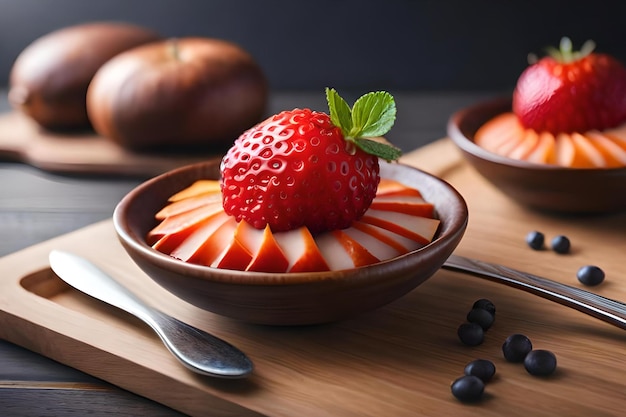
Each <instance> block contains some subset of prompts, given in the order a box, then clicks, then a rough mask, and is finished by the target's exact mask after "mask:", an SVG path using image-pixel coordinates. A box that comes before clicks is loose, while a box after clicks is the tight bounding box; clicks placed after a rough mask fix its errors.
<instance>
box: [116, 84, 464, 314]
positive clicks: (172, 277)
mask: <svg viewBox="0 0 626 417" xmlns="http://www.w3.org/2000/svg"><path fill="white" fill-rule="evenodd" d="M327 99H328V102H329V107H330V110H331V111H330V115H328V114H326V113H322V112H314V111H310V110H308V109H294V110H291V111H286V112H282V113H280V114H278V115H275V116H272V117H270V118H269V119H267V120H266V121H264V122H261V123H260V124H259V125H257V126H255V127H253V128H252V129H250V130H248V131H247V132H245V133H243V134H242V135H241V137H240V138H239V139H237V141H236V142H235V143H234V144H233V147H232V148H231V150H230V151H229V152H228V153H227V154H226V155H225V156H224V158H223V159H221V160H213V161H207V162H206V163H201V164H197V165H192V166H187V167H183V168H179V169H177V170H174V171H171V172H168V173H165V174H163V175H161V176H158V177H156V178H153V179H151V180H149V181H147V182H145V183H144V184H142V185H140V186H139V187H137V188H136V189H134V190H133V191H131V192H130V193H129V194H128V195H127V196H126V197H124V199H122V201H121V202H120V203H119V204H118V206H117V207H116V210H115V213H114V216H113V218H114V225H115V228H116V231H117V234H118V237H119V239H120V241H121V243H122V245H123V246H124V248H125V249H126V250H127V252H128V253H129V255H130V256H131V257H132V259H133V260H134V261H135V262H136V263H137V264H138V265H139V266H140V267H141V268H142V269H143V270H144V271H145V272H146V273H147V274H148V275H149V276H150V277H151V278H152V279H154V280H155V281H156V282H157V283H159V284H160V285H162V286H163V287H164V288H166V289H167V290H169V291H171V292H172V293H174V294H175V295H177V296H178V297H180V298H181V299H183V300H185V301H187V302H190V303H192V304H194V305H196V306H198V307H200V308H203V309H206V310H209V311H212V312H215V313H217V314H220V315H224V316H228V317H231V318H235V319H239V320H243V321H248V322H253V323H261V324H271V325H302V324H315V323H324V322H330V321H336V320H341V319H345V318H348V317H352V316H355V315H357V314H360V313H364V312H366V311H371V310H374V309H376V308H379V307H382V306H384V305H385V304H388V303H390V302H392V301H394V300H395V299H397V298H399V297H401V296H402V295H404V294H406V293H407V292H409V291H411V290H412V289H414V288H415V287H417V286H418V285H419V284H421V283H422V282H424V281H425V280H427V279H428V278H430V277H431V276H432V275H433V274H434V273H435V272H436V271H437V270H438V269H439V268H440V267H441V266H442V265H443V263H444V262H445V260H446V259H447V258H448V256H449V255H450V254H451V253H452V252H453V251H454V249H455V248H456V246H457V245H458V243H459V242H460V239H461V238H462V236H463V233H464V231H465V228H466V227H467V221H468V213H467V206H466V204H465V202H464V200H463V198H462V197H461V195H460V194H459V193H458V192H457V191H456V190H455V189H454V188H452V187H451V186H450V185H449V184H447V183H446V182H445V181H442V180H441V179H438V178H436V177H434V176H432V175H429V174H427V173H425V172H422V171H420V170H418V169H415V168H412V167H409V166H405V165H402V164H399V163H396V162H388V161H393V160H395V159H396V158H397V157H398V156H399V154H400V152H399V150H398V149H397V148H395V147H393V146H391V145H390V144H388V143H387V142H386V141H385V140H383V139H382V138H380V137H381V136H382V135H384V134H385V133H386V132H387V131H388V130H389V129H390V128H391V125H392V124H393V121H394V120H395V103H394V101H393V98H392V97H391V96H390V95H389V94H387V93H384V92H377V93H370V94H367V95H365V96H363V97H361V98H360V99H359V100H357V102H355V104H354V106H353V107H352V108H350V107H349V106H348V105H347V104H346V103H345V101H343V99H342V98H341V97H339V96H338V95H337V94H336V92H335V91H334V90H327Z"/></svg>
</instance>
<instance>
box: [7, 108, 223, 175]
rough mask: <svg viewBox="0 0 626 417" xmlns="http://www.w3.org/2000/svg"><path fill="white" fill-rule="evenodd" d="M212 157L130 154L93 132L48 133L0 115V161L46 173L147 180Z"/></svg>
mask: <svg viewBox="0 0 626 417" xmlns="http://www.w3.org/2000/svg"><path fill="white" fill-rule="evenodd" d="M215 156H216V155H214V154H211V153H209V152H207V153H206V154H198V153H195V154H193V155H187V154H166V153H160V154H150V153H134V152H130V151H128V150H126V149H123V148H122V147H120V146H118V145H116V144H115V143H113V142H112V141H109V140H106V139H104V138H102V137H101V136H98V135H96V134H95V133H90V132H80V133H75V134H61V133H52V132H47V131H45V130H43V129H41V128H40V127H39V126H38V125H37V124H36V123H34V122H33V121H32V120H30V119H29V118H27V117H26V116H24V115H23V114H21V113H18V112H10V113H4V114H0V158H5V159H11V160H17V161H20V162H25V163H27V164H29V165H32V166H34V167H37V168H40V169H43V170H46V171H50V172H58V173H64V174H91V175H120V176H137V177H151V176H155V175H158V174H160V173H163V172H165V171H169V170H170V169H173V168H177V167H179V166H183V165H186V164H190V163H193V162H200V161H204V160H206V159H207V158H211V157H215Z"/></svg>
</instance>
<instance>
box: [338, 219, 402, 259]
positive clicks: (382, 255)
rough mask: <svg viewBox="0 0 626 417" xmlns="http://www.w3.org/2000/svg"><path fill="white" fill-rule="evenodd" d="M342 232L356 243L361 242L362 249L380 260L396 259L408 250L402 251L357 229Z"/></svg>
mask: <svg viewBox="0 0 626 417" xmlns="http://www.w3.org/2000/svg"><path fill="white" fill-rule="evenodd" d="M342 232H343V233H344V234H346V235H347V236H349V237H350V238H351V239H353V240H354V241H356V242H359V244H360V245H361V246H362V247H364V248H365V249H366V250H367V251H368V252H369V253H371V254H372V255H374V256H375V257H376V258H377V259H379V260H381V259H391V258H395V257H396V256H398V255H401V254H402V253H405V252H406V250H402V251H400V250H398V248H397V247H394V246H391V245H388V244H387V243H385V242H383V241H382V240H380V239H377V238H376V237H374V236H373V235H371V234H368V233H365V232H364V231H362V230H359V229H357V228H355V227H349V228H347V229H344V230H343V231H342Z"/></svg>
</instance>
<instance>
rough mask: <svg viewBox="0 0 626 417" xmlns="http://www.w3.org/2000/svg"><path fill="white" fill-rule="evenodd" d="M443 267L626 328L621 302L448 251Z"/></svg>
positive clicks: (624, 310) (625, 314)
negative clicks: (515, 289)
mask: <svg viewBox="0 0 626 417" xmlns="http://www.w3.org/2000/svg"><path fill="white" fill-rule="evenodd" d="M443 267H444V268H446V269H449V270H452V271H458V272H466V273H469V274H472V275H475V276H478V277H481V278H486V279H488V280H490V281H494V282H498V283H501V284H505V285H508V286H510V287H514V288H518V289H520V290H523V291H526V292H529V293H531V294H535V295H538V296H540V297H543V298H546V299H548V300H552V301H554V302H557V303H559V304H562V305H564V306H568V307H571V308H573V309H575V310H578V311H580V312H583V313H585V314H589V315H590V316H592V317H595V318H598V319H600V320H602V321H605V322H607V323H610V324H612V325H614V326H617V327H620V328H622V329H625V330H626V304H625V303H622V302H619V301H615V300H612V299H610V298H606V297H602V296H601V295H598V294H594V293H592V292H589V291H585V290H583V289H580V288H576V287H571V286H569V285H565V284H561V283H559V282H555V281H551V280H549V279H547V278H542V277H539V276H536V275H532V274H529V273H526V272H522V271H518V270H516V269H513V268H508V267H506V266H503V265H497V264H492V263H489V262H484V261H479V260H476V259H470V258H465V257H463V256H458V255H451V256H450V257H449V258H448V260H447V261H446V262H445V263H444V265H443Z"/></svg>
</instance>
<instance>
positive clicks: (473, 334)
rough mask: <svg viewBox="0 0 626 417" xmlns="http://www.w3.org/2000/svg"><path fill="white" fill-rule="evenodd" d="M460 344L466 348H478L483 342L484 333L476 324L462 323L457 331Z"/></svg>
mask: <svg viewBox="0 0 626 417" xmlns="http://www.w3.org/2000/svg"><path fill="white" fill-rule="evenodd" d="M457 335H458V336H459V339H460V340H461V343H463V344H465V345H468V346H478V345H480V344H481V343H482V342H483V340H485V331H484V330H483V328H482V327H480V325H478V324H476V323H463V324H461V325H460V326H459V328H458V329H457Z"/></svg>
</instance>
